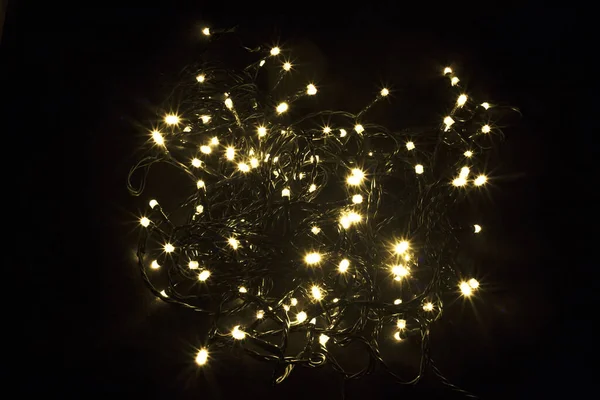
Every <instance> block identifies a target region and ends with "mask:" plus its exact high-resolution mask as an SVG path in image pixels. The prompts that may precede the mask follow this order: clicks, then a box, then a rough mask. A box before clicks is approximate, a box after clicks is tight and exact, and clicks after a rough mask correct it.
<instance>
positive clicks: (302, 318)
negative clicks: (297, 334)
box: [296, 311, 308, 323]
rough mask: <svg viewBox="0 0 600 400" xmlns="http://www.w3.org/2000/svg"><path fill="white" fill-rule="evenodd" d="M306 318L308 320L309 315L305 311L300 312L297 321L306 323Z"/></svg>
mask: <svg viewBox="0 0 600 400" xmlns="http://www.w3.org/2000/svg"><path fill="white" fill-rule="evenodd" d="M306 318H308V315H306V313H305V312H304V311H300V312H299V313H298V314H296V321H297V322H298V323H302V322H304V321H306Z"/></svg>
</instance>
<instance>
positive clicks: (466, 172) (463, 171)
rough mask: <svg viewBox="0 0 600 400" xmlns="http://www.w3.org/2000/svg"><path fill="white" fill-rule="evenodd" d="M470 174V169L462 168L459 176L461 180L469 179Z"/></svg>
mask: <svg viewBox="0 0 600 400" xmlns="http://www.w3.org/2000/svg"><path fill="white" fill-rule="evenodd" d="M469 172H471V170H470V169H469V167H462V168H461V169H460V174H459V175H458V176H460V177H461V178H464V179H467V176H469Z"/></svg>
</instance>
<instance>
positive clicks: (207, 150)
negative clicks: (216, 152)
mask: <svg viewBox="0 0 600 400" xmlns="http://www.w3.org/2000/svg"><path fill="white" fill-rule="evenodd" d="M200 151H201V152H202V153H204V154H210V153H211V152H212V149H211V148H210V146H200Z"/></svg>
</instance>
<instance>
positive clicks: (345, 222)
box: [340, 215, 352, 229]
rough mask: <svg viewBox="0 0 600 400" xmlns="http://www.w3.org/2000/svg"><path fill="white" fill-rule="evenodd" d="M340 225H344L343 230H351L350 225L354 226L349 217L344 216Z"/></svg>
mask: <svg viewBox="0 0 600 400" xmlns="http://www.w3.org/2000/svg"><path fill="white" fill-rule="evenodd" d="M340 225H342V228H344V229H348V228H350V225H352V222H350V218H348V216H346V215H344V216H342V217H341V218H340Z"/></svg>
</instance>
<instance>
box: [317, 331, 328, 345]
mask: <svg viewBox="0 0 600 400" xmlns="http://www.w3.org/2000/svg"><path fill="white" fill-rule="evenodd" d="M328 340H329V336H327V335H326V334H324V333H322V334H321V336H319V343H320V344H321V346H325V345H326V344H327V341H328Z"/></svg>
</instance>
